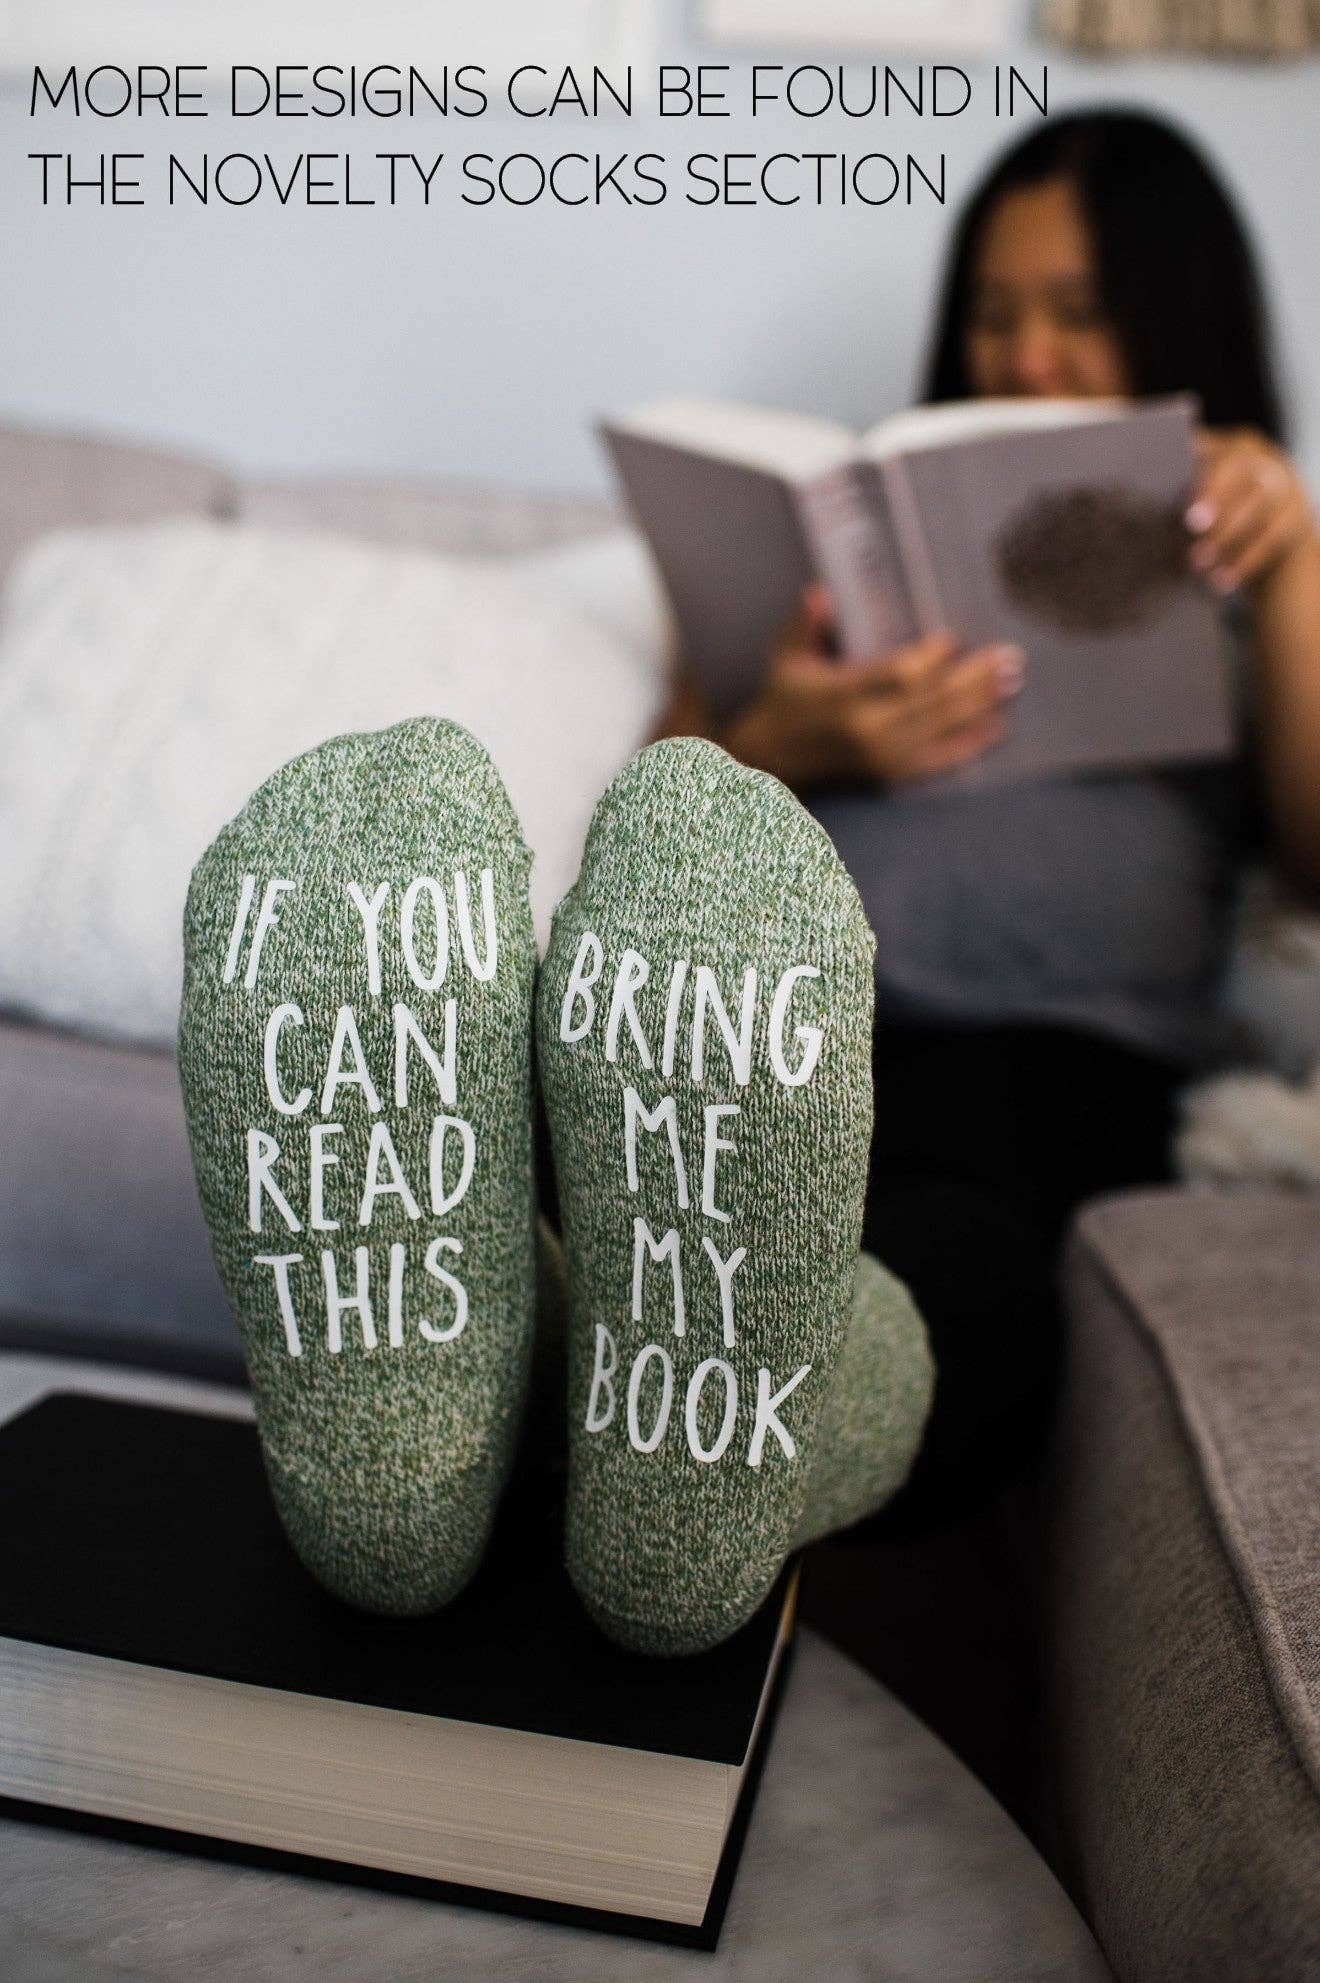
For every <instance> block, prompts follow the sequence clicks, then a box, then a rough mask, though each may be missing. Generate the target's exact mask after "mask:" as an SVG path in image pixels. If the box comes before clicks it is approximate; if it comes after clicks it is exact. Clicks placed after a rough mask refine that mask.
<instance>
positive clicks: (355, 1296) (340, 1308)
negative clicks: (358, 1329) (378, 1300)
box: [321, 1246, 376, 1356]
mask: <svg viewBox="0 0 1320 1983" xmlns="http://www.w3.org/2000/svg"><path fill="white" fill-rule="evenodd" d="M353 1267H354V1274H355V1279H354V1283H353V1292H352V1294H345V1295H341V1294H340V1292H339V1274H338V1270H337V1268H336V1266H335V1256H334V1254H333V1253H331V1252H330V1251H329V1250H328V1249H327V1250H326V1251H325V1252H323V1253H322V1255H321V1275H322V1278H323V1279H324V1281H325V1319H326V1336H327V1342H328V1346H329V1350H330V1354H331V1356H338V1355H339V1352H340V1351H341V1350H342V1349H343V1347H344V1316H345V1315H346V1314H347V1312H348V1310H349V1309H350V1308H355V1309H356V1310H357V1312H358V1320H359V1321H360V1322H361V1324H362V1344H363V1348H364V1349H369V1350H374V1349H375V1347H376V1319H375V1317H374V1316H373V1314H372V1312H371V1254H370V1252H369V1250H368V1249H367V1248H366V1247H365V1246H356V1247H354V1249H353Z"/></svg>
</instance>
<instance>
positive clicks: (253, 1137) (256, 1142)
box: [247, 1129, 302, 1232]
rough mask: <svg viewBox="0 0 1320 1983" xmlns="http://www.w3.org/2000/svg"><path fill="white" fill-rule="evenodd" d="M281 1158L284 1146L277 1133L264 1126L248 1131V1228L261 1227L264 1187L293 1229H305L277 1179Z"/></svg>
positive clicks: (254, 1229)
mask: <svg viewBox="0 0 1320 1983" xmlns="http://www.w3.org/2000/svg"><path fill="white" fill-rule="evenodd" d="M279 1160H280V1146H279V1144H278V1143H277V1142H276V1141H275V1138H274V1137H273V1136H268V1135H267V1134H266V1131H265V1130H264V1129H249V1131H248V1133H247V1178H248V1230H249V1232H260V1231H261V1194H262V1193H263V1191H264V1192H265V1194H266V1196H267V1197H268V1198H269V1199H270V1202H271V1204H272V1205H273V1206H274V1207H275V1210H276V1211H277V1212H278V1213H279V1215H280V1217H281V1218H282V1219H283V1221H284V1223H285V1225H286V1226H287V1227H288V1228H289V1231H290V1232H301V1231H302V1223H301V1221H300V1220H299V1218H298V1214H297V1213H296V1212H295V1211H294V1209H293V1207H292V1205H291V1204H290V1203H289V1201H288V1199H287V1198H286V1197H285V1195H284V1193H283V1192H282V1191H281V1190H280V1187H279V1186H278V1184H276V1182H275V1178H274V1175H273V1173H274V1169H275V1166H276V1164H277V1163H278V1162H279Z"/></svg>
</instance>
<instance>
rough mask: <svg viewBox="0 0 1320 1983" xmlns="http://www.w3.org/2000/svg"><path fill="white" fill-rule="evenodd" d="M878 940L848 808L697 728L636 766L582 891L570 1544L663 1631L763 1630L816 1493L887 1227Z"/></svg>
mask: <svg viewBox="0 0 1320 1983" xmlns="http://www.w3.org/2000/svg"><path fill="white" fill-rule="evenodd" d="M872 948H873V946H872V939H871V933H870V930H869V929H868V927H867V923H866V918H865V916H864V914H863V912H862V908H861V904H860V902H859V900H858V897H857V893H856V890H855V889H854V887H853V885H852V882H851V881H850V880H849V878H848V875H847V873H846V871H845V870H844V868H843V866H842V863H841V862H840V861H839V858H838V856H837V855H836V853H835V852H834V849H833V847H832V845H831V843H830V841H829V839H828V837H827V836H826V834H825V833H824V831H823V830H822V829H821V828H820V827H819V826H818V825H817V824H816V822H815V821H814V820H813V819H811V818H810V816H809V815H808V814H807V813H806V812H805V811H804V810H803V808H802V807H801V806H800V805H799V804H798V802H797V800H796V799H795V798H793V796H792V795H791V794H790V793H789V792H788V791H787V790H786V789H785V788H784V787H783V786H782V785H781V784H779V783H778V781H777V780H775V779H773V778H770V777H767V776H766V775H765V774H763V773H760V772H755V771H750V770H748V769H746V768H745V767H743V766H741V765H739V764H737V763H736V762H735V761H734V760H733V759H732V758H731V757H729V756H728V755H727V754H726V753H725V752H724V751H722V750H720V749H719V748H718V747H717V746H716V745H714V744H711V743H708V742H705V741H704V740H700V739H697V738H691V737H685V738H675V739H670V740H668V741H666V742H663V743H660V744H655V745H652V746H651V747H650V748H649V749H647V750H645V751H643V752H641V753H640V755H639V756H637V757H636V758H634V759H633V761H632V763H631V764H630V765H629V766H628V767H627V768H626V769H625V770H624V771H623V772H622V773H621V774H620V775H619V777H618V778H617V779H616V780H615V781H614V783H613V784H612V785H611V787H610V788H609V790H608V791H607V792H606V794H605V796H604V797H603V799H602V800H601V802H600V804H599V806H598V807H597V810H596V814H595V817H594V820H593V822H592V826H591V829H590V832H589V834H588V838H587V846H586V851H585V854H584V858H583V865H582V871H581V874H580V876H579V879H578V881H577V883H576V885H575V887H574V888H573V889H572V890H571V891H570V892H569V894H568V895H567V896H566V897H565V899H564V901H563V902H562V903H561V904H560V907H559V909H558V910H557V912H556V915H555V918H554V925H553V930H552V935H551V942H550V949H549V954H548V956H547V959H546V963H545V966H544V969H543V972H542V977H541V983H540V989H539V993H538V1051H539V1067H540V1074H541V1081H542V1087H543V1091H544V1095H545V1101H546V1108H547V1114H548V1117H549V1122H550V1129H551V1136H552V1140H553V1145H554V1153H555V1166H556V1173H557V1177H558V1182H559V1194H560V1207H561V1213H562V1220H563V1229H564V1240H565V1249H566V1254H567V1260H568V1270H569V1287H570V1301H571V1319H570V1329H569V1334H570V1341H569V1379H568V1409H569V1440H570V1460H569V1488H568V1510H567V1559H568V1568H569V1573H570V1575H571V1576H572V1579H573V1581H574V1584H575V1586H576V1588H577V1590H578V1592H579V1594H580V1596H581V1597H582V1600H583V1602H584V1604H585V1605H586V1607H587V1609H588V1611H589V1612H590V1613H591V1615H592V1616H593V1617H594V1618H595V1620H596V1621H597V1623H598V1624H599V1625H600V1626H601V1627H602V1629H604V1630H605V1631H606V1632H608V1633H609V1634H610V1635H611V1636H612V1637H613V1638H615V1639H616V1640H618V1641H619V1642H621V1643H623V1644H625V1645H628V1646H632V1647H635V1648H637V1649H639V1650H642V1651H646V1652H651V1653H670V1654H677V1653H687V1652H694V1651H698V1650H700V1649H701V1648H703V1647H705V1646H709V1645H712V1644H715V1643H717V1642H718V1641H720V1640H721V1639H724V1638H726V1637H727V1636H728V1635H729V1634H730V1633H732V1632H733V1631H735V1630H736V1629H737V1627H738V1626H739V1625H740V1624H742V1623H743V1622H744V1621H745V1620H746V1619H747V1618H748V1617H749V1616H750V1615H751V1614H752V1613H753V1612H754V1611H755V1610H756V1608H757V1606H758V1605H759V1604H760V1603H761V1602H762V1600H763V1599H764V1598H765V1596H766V1594H767V1593H768V1591H769V1589H770V1587H771V1585H772V1584H773V1582H774V1579H775V1577H776V1575H777V1574H778V1571H779V1569H780V1567H781V1565H782V1563H783V1561H784V1558H785V1556H786V1554H787V1552H788V1551H789V1549H790V1548H791V1547H792V1545H793V1542H794V1539H795V1537H796V1535H797V1533H798V1530H799V1525H800V1523H801V1521H802V1517H803V1509H804V1505H805V1501H806V1494H807V1482H808V1479H809V1477H810V1473H811V1469H812V1464H813V1460H814V1457H815V1454H816V1451H817V1447H818V1444H819V1438H820V1433H821V1427H822V1423H823V1417H824V1409H825V1406H826V1401H827V1398H828V1394H829V1390H830V1382H831V1378H832V1376H833V1374H834V1370H835V1365H836V1362H837V1360H838V1357H839V1353H840V1348H841V1345H842V1343H843V1339H844V1335H845V1332H846V1328H847V1322H848V1316H849V1310H850V1304H851V1299H852V1293H853V1281H854V1273H855V1269H856V1262H857V1253H858V1244H859V1239H860V1233H861V1218H862V1199H863V1191H864V1186H865V1180H866V1165H867V1154H868V1149H869V1144H870V1134H871V1110H872V1100H871V1075H870V1050H871V1019H872V1006H873V998H874V992H873V979H872Z"/></svg>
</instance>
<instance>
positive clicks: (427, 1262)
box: [417, 1239, 468, 1343]
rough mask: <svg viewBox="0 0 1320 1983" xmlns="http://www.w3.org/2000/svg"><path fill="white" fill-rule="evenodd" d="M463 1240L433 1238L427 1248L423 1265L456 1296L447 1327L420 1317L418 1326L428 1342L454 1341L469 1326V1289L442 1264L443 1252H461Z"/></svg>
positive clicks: (434, 1278)
mask: <svg viewBox="0 0 1320 1983" xmlns="http://www.w3.org/2000/svg"><path fill="white" fill-rule="evenodd" d="M462 1251H463V1242H462V1240H459V1239H433V1240H432V1241H431V1244H430V1245H429V1246H428V1247H427V1249H426V1258H425V1259H424V1260H423V1262H422V1265H423V1266H424V1267H425V1269H426V1271H427V1273H428V1274H430V1275H431V1277H432V1279H433V1280H437V1281H439V1282H440V1284H441V1286H442V1287H446V1288H448V1289H449V1292H450V1293H451V1294H452V1295H453V1297H454V1319H453V1321H452V1322H451V1323H450V1325H449V1327H448V1328H447V1329H439V1328H437V1327H436V1325H435V1323H434V1322H428V1321H427V1319H426V1317H425V1316H424V1315H422V1316H419V1317H418V1321H417V1327H418V1329H419V1331H420V1332H421V1334H422V1335H423V1336H424V1337H425V1339H426V1341H427V1342H428V1343H452V1342H453V1341H454V1338H455V1337H456V1336H461V1335H462V1333H463V1331H464V1330H465V1329H466V1328H467V1319H468V1297H467V1289H466V1288H465V1287H464V1286H463V1283H462V1282H461V1281H460V1280H459V1279H458V1277H457V1276H456V1275H454V1274H451V1273H450V1272H449V1270H448V1268H447V1267H442V1266H441V1265H440V1255H441V1254H442V1253H461V1252H462Z"/></svg>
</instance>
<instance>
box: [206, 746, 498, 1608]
mask: <svg viewBox="0 0 1320 1983" xmlns="http://www.w3.org/2000/svg"><path fill="white" fill-rule="evenodd" d="M529 867H530V857H529V855H528V852H527V849H526V847H525V846H524V844H523V839H522V834H521V832H520V830H519V826H518V822H517V820H516V818H515V816H514V813H513V809H512V807H511V805H510V803H509V800H508V797H507V795H506V793H505V791H504V788H503V786H502V784H501V783H500V780H499V777H498V775H497V773H496V772H495V769H494V767H493V765H492V764H491V762H490V759H489V757H488V756H487V755H486V752H485V751H484V750H483V749H482V747H481V746H480V745H479V744H478V743H477V742H476V741H475V740H474V739H473V738H472V737H470V736H469V735H468V733H467V732H466V731H465V730H463V729H461V728H460V727H459V726H458V725H457V724H453V723H446V722H440V721H435V720H430V719H425V720H417V721H414V722H409V723H402V724H400V725H398V726H397V727H396V728H395V729H392V730H386V731H382V732H379V733H375V734H371V735H364V736H349V737H338V738H335V739H333V740H332V741H330V742H328V743H326V744H323V745H321V746H320V748H319V749H317V750H314V751H311V752H309V753H308V755H306V756H305V757H301V758H298V759H296V760H295V761H294V762H293V763H291V764H288V765H286V766H285V767H284V768H283V770H281V771H278V772H276V773H275V775H274V776H273V777H272V778H270V779H269V780H268V781H267V783H266V784H264V785H263V786H262V787H261V788H260V790H259V791H258V792H256V793H255V794H254V796H253V797H252V798H251V799H250V800H249V802H248V804H247V805H246V806H245V807H244V809H243V811H242V812H241V813H240V814H239V815H238V817H237V818H236V819H234V820H233V821H232V822H231V823H230V824H229V825H228V826H227V827H225V828H224V829H223V831H222V832H221V833H220V834H219V836H218V837H217V839H216V840H215V841H214V842H213V844H212V845H211V847H210V848H209V849H208V851H207V852H206V853H205V854H204V855H203V856H202V858H201V860H200V861H199V862H198V864H197V867H196V869H195V870H194V873H193V879H192V885H191V888H190V890H189V895H188V906H187V911H186V916H185V929H184V953H185V984H184V996H183V1009H182V1014H181V1020H180V1035H179V1059H180V1068H181V1072H182V1078H183V1089H184V1100H185V1105H186V1110H187V1116H188V1128H189V1133H190V1136H191V1140H192V1150H193V1162H194V1167H195V1169H196V1173H197V1183H198V1188H199V1191H200V1195H201V1200H202V1207H203V1210H204V1212H205V1214H206V1220H207V1224H208V1226H209V1228H210V1233H211V1241H212V1246H213V1248H214V1252H215V1257H216V1261H217V1264H218V1266H219V1269H220V1274H221V1278H222V1280H223V1282H224V1285H225V1290H226V1292H227V1294H228V1296H229V1300H230V1303H231V1305H232V1307H233V1309H234V1313H235V1315H236V1317H237V1319H238V1324H239V1329H240V1332H241V1335H242V1339H243V1348H244V1351H245V1354H246V1357H247V1362H248V1367H249V1370H250V1372H251V1376H252V1384H253V1391H254V1394H255V1399H256V1411H257V1426H258V1430H259V1432H260V1435H261V1442H262V1449H263V1453H264V1457H265V1463H266V1470H267V1474H268V1477H269V1480H270V1485H271V1490H272V1493H273V1496H274V1500H275V1504H276V1507H277V1509H278V1511H279V1514H280V1517H281V1520H282V1521H283V1524H284V1527H285V1531H286V1533H287V1534H288V1537H289V1539H290V1541H291V1543H292V1544H293V1547H294V1548H295V1550H296V1551H297V1553H298V1555H299V1556H300V1557H301V1558H302V1560H303V1562H304V1563H305V1564H306V1566H307V1567H308V1569H309V1570H311V1572H312V1573H313V1575H315V1576H316V1577H317V1578H318V1579H319V1580H320V1581H321V1582H322V1583H323V1584H324V1585H326V1586H327V1588H328V1589H330V1590H332V1591H333V1592H335V1593H336V1594H337V1595H339V1596H341V1597H343V1598H345V1599H346V1600H348V1602H350V1603H352V1604H355V1605H358V1606H360V1607H362V1608H363V1609H366V1610H369V1611H378V1612H383V1613H390V1614H397V1615H415V1614H420V1613H424V1612H427V1611H431V1610H434V1609H435V1608H436V1607H438V1606H439V1605H442V1604H444V1603H445V1602H446V1601H447V1600H448V1599H450V1598H451V1597H453V1596H454V1595H455V1594H456V1593H457V1591H459V1590H460V1589H461V1588H462V1587H463V1585H464V1584H465V1583H466V1582H467V1580H468V1578H469V1577H470V1576H471V1574H472V1572H473V1570H474V1569H475V1568H476V1565H477V1563H478V1562H479V1560H480V1557H481V1553H482V1550H483V1548H484V1546H485V1542H486V1538H487V1535H488V1533H489V1530H490V1526H491V1522H492V1519H493V1515H494V1511H495V1506H496V1502H497V1500H498V1497H499V1492H500V1489H501V1487H502V1485H503V1483H504V1479H505V1476H506V1473H507V1471H508V1466H509V1461H510V1458H511V1455H512V1449H513V1444H514V1441H515V1439H516V1437H517V1434H518V1426H519V1418H520V1414H521V1409H522V1403H523V1395H524V1391H525V1387H526V1378H527V1369H528V1360H529V1354H530V1348H531V1328H532V1311H533V1284H534V1224H533V1220H534V1208H533V1194H532V1176H531V1162H532V1158H531V1025H532V987H533V981H534V972H535V948H534V943H533V937H532V926H531V914H530V909H529V906H528V896H527V878H528V871H529Z"/></svg>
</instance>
